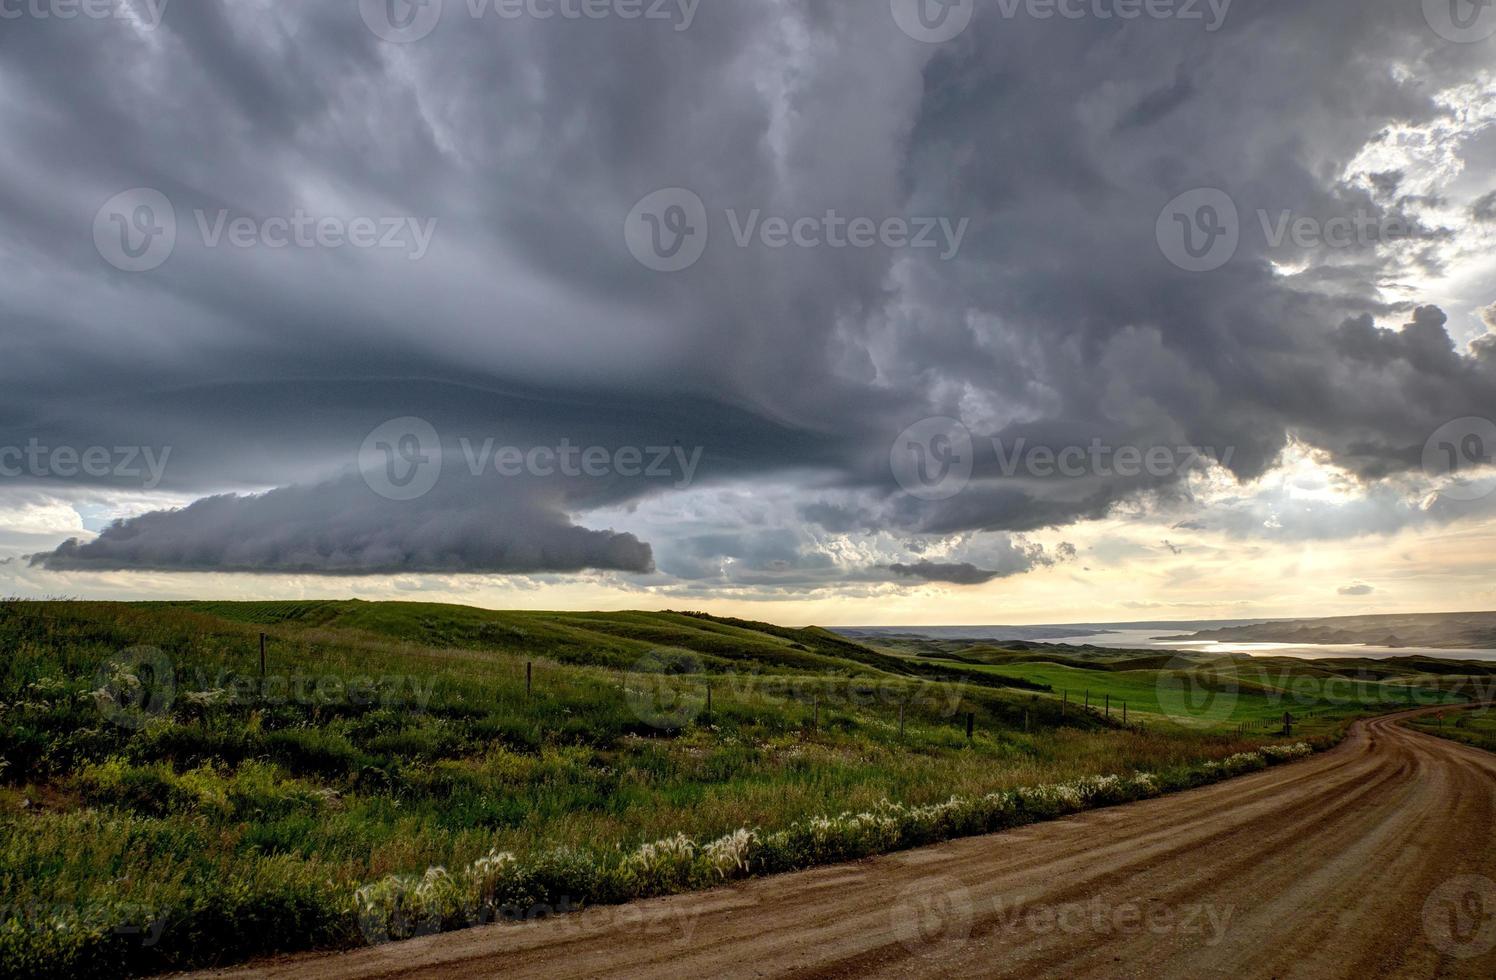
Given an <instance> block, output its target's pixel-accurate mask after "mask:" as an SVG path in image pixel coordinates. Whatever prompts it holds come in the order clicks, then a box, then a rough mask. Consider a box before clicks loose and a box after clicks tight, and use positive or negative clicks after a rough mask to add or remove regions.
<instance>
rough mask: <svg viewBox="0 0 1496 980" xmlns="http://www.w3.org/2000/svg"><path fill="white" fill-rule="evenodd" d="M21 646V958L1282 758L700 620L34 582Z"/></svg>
mask: <svg viewBox="0 0 1496 980" xmlns="http://www.w3.org/2000/svg"><path fill="white" fill-rule="evenodd" d="M262 635H264V636H265V637H266V644H265V650H266V662H265V666H264V671H263V673H262V670H261V661H260V651H261V636H262ZM0 644H3V647H4V649H5V652H6V656H5V658H4V661H3V663H0V894H3V896H4V903H3V907H0V975H4V976H46V975H49V976H69V977H84V976H115V975H119V974H120V973H121V972H133V973H141V974H144V973H151V972H160V971H164V970H169V969H177V968H185V967H190V966H198V965H205V964H211V963H221V962H232V961H236V960H242V959H244V958H247V957H250V956H253V955H257V954H263V953H269V952H277V951H288V950H299V949H307V948H318V947H321V948H338V947H348V946H354V945H359V944H362V943H366V942H369V941H376V940H381V939H385V938H398V937H401V936H405V935H410V934H412V933H415V932H421V931H429V930H431V929H437V928H453V927H457V926H461V925H465V924H471V923H473V922H477V921H484V920H485V918H487V919H490V920H491V919H492V918H494V917H495V916H496V915H498V914H500V913H499V910H501V909H504V908H513V907H518V908H533V907H547V906H548V907H552V908H555V907H576V906H579V905H583V904H591V903H611V902H619V901H625V900H628V899H630V898H634V897H639V896H643V895H651V894H660V893H666V892H671V891H676V890H680V889H685V888H693V887H700V886H702V885H707V884H711V883H713V882H718V881H722V880H725V879H727V878H730V877H735V876H739V875H743V874H759V873H768V872H774V871H780V870H788V869H791V868H797V867H806V866H810V865H813V864H817V863H822V862H825V861H832V860H840V859H846V858H854V857H859V856H862V855H865V854H870V853H877V852H879V851H885V850H890V849H894V848H897V847H907V846H912V845H915V844H920V843H927V842H931V841H935V840H941V839H945V838H948V837H952V836H957V835H960V834H967V833H978V832H983V831H988V830H993V829H999V828H1002V827H1006V826H1013V825H1015V824H1019V823H1023V822H1027V821H1030V820H1035V819H1044V818H1047V817H1052V816H1055V815H1058V814H1061V813H1065V812H1073V811H1074V810H1076V809H1081V808H1084V807H1086V806H1092V805H1101V804H1106V803H1116V802H1123V801H1125V800H1129V799H1135V798H1139V797H1141V796H1148V795H1153V794H1155V793H1157V792H1162V791H1166V790H1169V789H1174V788H1180V787H1185V786H1190V785H1196V784H1199V783H1200V782H1203V781H1208V780H1211V779H1216V778H1221V777H1223V776H1226V775H1230V774H1234V773H1236V772H1241V771H1246V770H1249V769H1252V768H1257V767H1261V766H1262V765H1266V764H1268V763H1270V762H1271V761H1274V759H1278V758H1286V757H1287V756H1285V755H1284V753H1282V752H1279V751H1277V750H1274V749H1271V746H1273V745H1274V744H1275V743H1281V742H1282V739H1277V738H1275V737H1274V735H1273V733H1272V732H1270V731H1266V730H1262V731H1251V732H1244V731H1241V730H1239V728H1238V725H1239V720H1238V719H1237V718H1236V717H1235V716H1232V715H1229V714H1228V715H1227V716H1225V717H1223V718H1217V719H1212V720H1211V721H1210V722H1209V723H1207V724H1197V725H1193V726H1190V725H1174V724H1169V723H1168V719H1167V718H1165V717H1161V718H1159V719H1157V722H1158V723H1157V724H1148V725H1146V726H1142V727H1140V726H1130V727H1123V726H1122V725H1121V724H1119V722H1118V720H1117V719H1116V718H1112V719H1107V718H1105V717H1102V716H1101V714H1100V713H1099V712H1091V713H1086V712H1082V711H1079V710H1077V709H1076V707H1075V706H1074V705H1069V706H1065V705H1062V704H1061V702H1060V699H1059V698H1058V696H1057V691H1056V690H1054V688H1055V687H1056V685H1057V683H1058V682H1064V683H1066V684H1068V683H1069V680H1070V676H1069V673H1065V672H1066V671H1074V672H1077V673H1086V674H1088V675H1090V674H1095V673H1097V672H1095V671H1079V670H1077V669H1075V668H1067V667H1056V666H1055V665H1052V664H1051V665H1029V666H1028V667H1025V666H1024V665H1023V664H967V663H957V662H945V663H940V662H916V661H915V660H914V658H910V657H908V656H904V655H901V654H899V653H897V652H892V653H891V652H888V651H878V650H873V649H870V648H868V647H865V646H861V645H859V644H856V643H851V642H849V641H847V640H844V639H842V638H840V637H837V636H835V635H833V634H831V633H828V632H825V631H822V630H816V629H808V630H795V629H785V628H780V627H775V626H769V625H766V624H752V623H746V622H741V621H726V620H719V619H712V618H708V617H704V616H699V615H691V614H676V613H657V614H655V613H651V614H645V613H636V614H629V613H624V614H606V615H604V614H590V615H589V614H541V613H495V612H488V611H483V610H476V609H466V608H460V607H446V606H432V605H418V604H369V603H360V602H285V603H246V604H228V603H193V604H169V603H154V604H132V605H122V604H108V603H75V602H67V603H32V602H20V601H7V602H4V603H0ZM1010 669H1011V670H1013V671H1016V673H1014V674H1011V675H1010V673H1009V671H1010ZM1109 683H1115V684H1117V685H1119V686H1118V687H1117V688H1116V690H1117V691H1119V692H1124V691H1125V692H1126V693H1127V694H1128V695H1129V696H1136V697H1138V698H1139V703H1142V702H1143V700H1144V699H1145V698H1146V691H1147V688H1148V684H1147V682H1146V677H1145V675H1139V676H1137V677H1133V676H1127V675H1124V674H1117V675H1116V676H1115V677H1112V678H1110V680H1109ZM1155 689H1156V690H1157V689H1158V685H1157V684H1155ZM709 702H710V703H709ZM968 717H969V718H970V720H971V723H972V726H973V729H974V731H973V737H972V738H971V739H970V740H968V738H967V735H966V723H967V719H968ZM1320 731H1321V732H1322V733H1323V735H1324V737H1325V739H1326V740H1329V739H1333V738H1334V737H1335V734H1336V732H1335V728H1334V725H1333V724H1331V723H1330V722H1328V721H1327V722H1325V723H1324V724H1323V725H1322V726H1321V728H1320ZM1138 773H1146V774H1147V775H1143V776H1139V775H1137V774H1138ZM1108 774H1115V777H1114V778H1099V777H1103V776H1107V775H1108Z"/></svg>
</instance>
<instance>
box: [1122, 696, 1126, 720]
mask: <svg viewBox="0 0 1496 980" xmlns="http://www.w3.org/2000/svg"><path fill="white" fill-rule="evenodd" d="M1122 724H1124V725H1125V724H1127V702H1126V701H1123V702H1122Z"/></svg>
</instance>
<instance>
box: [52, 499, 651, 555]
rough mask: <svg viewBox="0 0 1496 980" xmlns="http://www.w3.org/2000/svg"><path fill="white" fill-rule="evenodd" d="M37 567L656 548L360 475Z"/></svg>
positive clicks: (145, 520)
mask: <svg viewBox="0 0 1496 980" xmlns="http://www.w3.org/2000/svg"><path fill="white" fill-rule="evenodd" d="M31 561H32V564H33V565H40V566H42V567H44V568H48V569H52V570H79V569H92V570H116V569H124V568H139V569H153V570H160V571H231V572H259V573H270V572H277V573H307V574H327V575H371V574H380V573H396V572H472V573H528V572H547V571H556V572H576V571H582V570H583V569H589V568H595V569H612V570H617V571H625V572H641V573H642V572H650V571H653V569H654V562H653V558H652V556H651V553H650V548H649V545H647V544H644V543H642V542H640V541H639V540H638V539H637V538H635V537H634V536H633V535H631V534H616V533H613V532H611V531H592V530H588V529H586V528H581V527H577V526H575V525H574V524H572V523H571V522H570V521H569V520H567V518H566V516H565V515H564V514H562V513H560V512H557V511H554V510H551V509H548V508H546V507H544V506H543V505H540V504H538V503H537V502H535V501H526V500H521V499H514V498H508V499H506V498H502V497H496V496H493V497H490V496H486V495H482V494H462V495H452V494H440V493H439V494H437V495H435V496H433V497H432V498H428V499H426V500H424V501H423V502H422V506H420V507H412V506H410V505H409V502H406V501H398V500H388V499H385V498H382V497H380V496H378V495H377V494H375V493H372V492H371V491H370V489H369V488H368V487H367V486H366V485H364V484H363V482H362V481H360V480H359V479H358V478H357V477H354V478H350V479H347V480H344V481H341V482H334V483H325V484H320V485H318V486H312V487H289V488H285V489H280V490H273V491H271V492H269V493H266V494H262V495H257V496H250V497H243V496H236V495H223V496H216V497H207V498H204V499H202V500H199V501H197V502H195V503H193V504H192V505H190V506H188V507H185V508H183V509H181V510H177V511H162V512H156V513H150V514H144V515H142V516H140V517H134V518H130V519H128V520H123V521H118V522H116V523H115V524H113V525H111V526H110V527H108V528H106V529H105V530H104V532H103V533H102V534H100V535H99V536H98V537H97V538H96V539H94V540H92V541H88V542H83V543H80V542H78V541H77V540H73V541H69V542H67V543H66V544H64V545H62V546H61V547H60V548H58V549H57V550H56V551H53V552H51V553H49V554H45V555H37V556H34V557H33V558H32V559H31Z"/></svg>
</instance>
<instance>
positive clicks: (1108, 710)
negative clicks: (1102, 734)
mask: <svg viewBox="0 0 1496 980" xmlns="http://www.w3.org/2000/svg"><path fill="white" fill-rule="evenodd" d="M1106 716H1107V717H1108V718H1110V717H1111V716H1112V696H1111V695H1110V694H1108V695H1107V696H1106Z"/></svg>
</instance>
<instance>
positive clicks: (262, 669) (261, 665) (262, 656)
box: [260, 633, 265, 693]
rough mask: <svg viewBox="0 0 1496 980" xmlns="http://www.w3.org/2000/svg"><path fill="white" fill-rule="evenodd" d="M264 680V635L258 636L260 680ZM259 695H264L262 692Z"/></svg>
mask: <svg viewBox="0 0 1496 980" xmlns="http://www.w3.org/2000/svg"><path fill="white" fill-rule="evenodd" d="M264 679H265V634H264V633H261V634H260V680H261V681H263V680H264ZM261 686H262V688H263V685H261ZM261 693H264V692H263V690H262V691H261Z"/></svg>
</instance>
